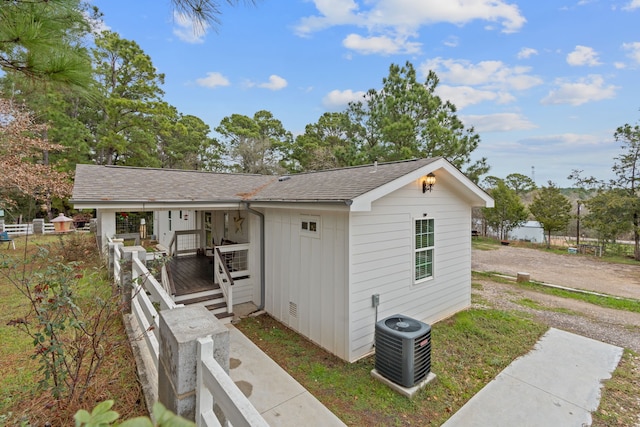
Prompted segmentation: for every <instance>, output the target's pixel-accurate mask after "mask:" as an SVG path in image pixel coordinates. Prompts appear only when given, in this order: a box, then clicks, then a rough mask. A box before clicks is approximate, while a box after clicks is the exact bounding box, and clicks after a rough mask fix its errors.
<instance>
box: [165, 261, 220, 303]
mask: <svg viewBox="0 0 640 427" xmlns="http://www.w3.org/2000/svg"><path fill="white" fill-rule="evenodd" d="M167 267H168V269H169V274H170V275H171V280H172V281H173V285H174V287H175V290H176V296H181V295H188V294H193V293H197V292H202V291H207V290H211V289H218V288H219V286H218V285H215V284H214V281H213V258H208V257H205V256H182V257H174V258H172V259H171V261H170V262H169V263H168V264H167Z"/></svg>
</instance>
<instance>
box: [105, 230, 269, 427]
mask: <svg viewBox="0 0 640 427" xmlns="http://www.w3.org/2000/svg"><path fill="white" fill-rule="evenodd" d="M107 240H108V241H109V242H110V245H112V246H113V258H114V260H113V277H114V280H115V281H116V283H118V284H120V273H121V269H122V258H123V256H122V252H123V246H121V245H117V244H113V243H111V239H109V238H107ZM163 269H164V267H163ZM131 273H132V274H131V279H132V300H131V313H132V314H133V316H132V317H133V318H134V319H135V320H136V322H137V323H138V325H137V326H138V328H139V330H140V331H144V332H145V333H144V339H145V344H146V346H147V349H148V351H149V354H150V355H151V358H152V359H153V364H154V367H155V369H156V372H157V369H158V359H159V348H160V345H159V339H160V337H159V316H158V311H157V310H156V308H155V307H156V306H158V307H159V308H160V310H172V309H174V308H176V307H182V304H176V303H175V302H174V301H173V299H172V298H171V296H170V295H169V293H168V292H167V291H166V290H165V287H164V286H163V285H162V284H161V283H159V282H158V281H157V280H156V279H155V277H154V276H153V275H152V274H151V272H149V270H148V269H147V267H146V266H145V265H144V263H142V262H141V261H140V259H139V258H138V254H137V252H135V251H134V252H133V253H132V272H131ZM163 276H164V275H163ZM198 359H199V360H198V361H197V368H196V372H197V384H196V402H197V403H196V426H198V427H218V426H222V424H220V422H219V421H218V418H217V417H216V416H215V414H214V412H213V407H214V403H215V404H216V405H217V406H218V407H220V408H221V410H222V412H223V413H224V415H225V417H226V419H227V421H228V422H230V423H231V425H233V426H234V427H240V426H246V427H254V426H255V427H263V426H264V427H268V424H267V422H266V421H265V420H264V418H262V416H261V415H260V413H259V412H258V410H257V409H256V408H255V407H254V406H253V405H252V404H251V402H249V400H248V399H247V398H246V396H245V395H244V394H243V393H242V391H240V389H239V388H238V386H237V385H236V384H235V383H234V382H233V380H232V379H231V377H229V375H227V373H226V372H225V371H224V369H223V368H222V367H221V366H220V365H219V364H218V362H217V361H216V360H215V359H214V358H213V342H212V340H211V338H210V337H209V338H207V339H204V340H199V341H198ZM154 386H155V389H156V390H157V389H158V385H157V384H154Z"/></svg>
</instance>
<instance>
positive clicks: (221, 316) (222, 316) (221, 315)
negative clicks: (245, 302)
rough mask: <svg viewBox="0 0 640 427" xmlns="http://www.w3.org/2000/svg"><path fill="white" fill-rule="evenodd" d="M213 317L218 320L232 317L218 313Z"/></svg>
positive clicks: (231, 314) (231, 315)
mask: <svg viewBox="0 0 640 427" xmlns="http://www.w3.org/2000/svg"><path fill="white" fill-rule="evenodd" d="M214 316H216V317H217V318H218V319H226V318H228V317H233V313H227V312H224V313H218V314H214Z"/></svg>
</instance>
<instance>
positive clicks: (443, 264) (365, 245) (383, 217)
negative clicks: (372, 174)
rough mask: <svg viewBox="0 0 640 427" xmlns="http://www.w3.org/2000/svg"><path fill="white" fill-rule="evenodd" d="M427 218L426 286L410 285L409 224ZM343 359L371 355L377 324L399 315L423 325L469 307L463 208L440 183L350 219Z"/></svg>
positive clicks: (394, 196) (467, 210)
mask: <svg viewBox="0 0 640 427" xmlns="http://www.w3.org/2000/svg"><path fill="white" fill-rule="evenodd" d="M441 176H442V174H441ZM417 218H427V219H433V223H434V230H433V242H434V244H435V245H437V246H435V252H434V254H433V255H434V258H433V261H434V264H433V271H434V272H436V273H437V274H435V275H434V276H433V277H431V278H430V279H425V280H428V286H422V285H419V286H416V285H415V277H414V276H415V253H416V252H415V249H416V247H415V246H416V243H415V239H416V236H415V219H417ZM349 233H350V241H351V245H350V259H351V266H350V276H349V277H350V289H349V316H350V319H349V334H350V345H351V348H350V354H349V360H351V361H353V360H357V359H358V358H360V357H362V356H364V355H366V354H368V353H370V352H371V351H372V350H373V341H374V331H375V322H376V309H375V308H374V307H372V304H371V295H373V294H379V295H380V304H379V306H378V317H377V320H381V319H383V318H385V317H387V316H391V315H394V314H403V315H405V316H408V317H412V318H415V319H418V320H421V321H424V322H427V323H433V322H435V321H438V320H440V319H443V318H445V317H448V316H450V315H452V314H454V313H456V312H457V311H460V310H463V309H465V308H467V307H468V306H469V305H470V304H471V237H470V236H471V207H470V205H469V203H468V202H467V201H466V200H464V199H462V198H461V197H460V194H459V193H457V192H455V190H454V189H453V188H451V187H449V186H448V185H447V180H446V179H445V177H444V176H442V179H439V180H438V183H437V184H436V185H435V186H434V187H433V191H432V192H427V193H426V194H423V193H422V187H421V185H420V183H419V182H418V181H416V182H415V183H412V184H409V185H406V186H405V187H403V188H401V189H399V190H396V191H394V192H393V193H390V194H388V195H387V196H384V197H382V198H380V199H378V200H376V201H375V202H373V204H372V209H371V211H370V212H353V213H351V215H350V228H349Z"/></svg>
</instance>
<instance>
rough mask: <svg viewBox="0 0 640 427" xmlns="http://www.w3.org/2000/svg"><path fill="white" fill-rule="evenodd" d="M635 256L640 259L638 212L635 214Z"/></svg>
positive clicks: (637, 259)
mask: <svg viewBox="0 0 640 427" xmlns="http://www.w3.org/2000/svg"><path fill="white" fill-rule="evenodd" d="M633 240H634V246H633V258H634V259H635V260H636V261H640V231H639V230H638V214H637V213H634V214H633Z"/></svg>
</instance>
